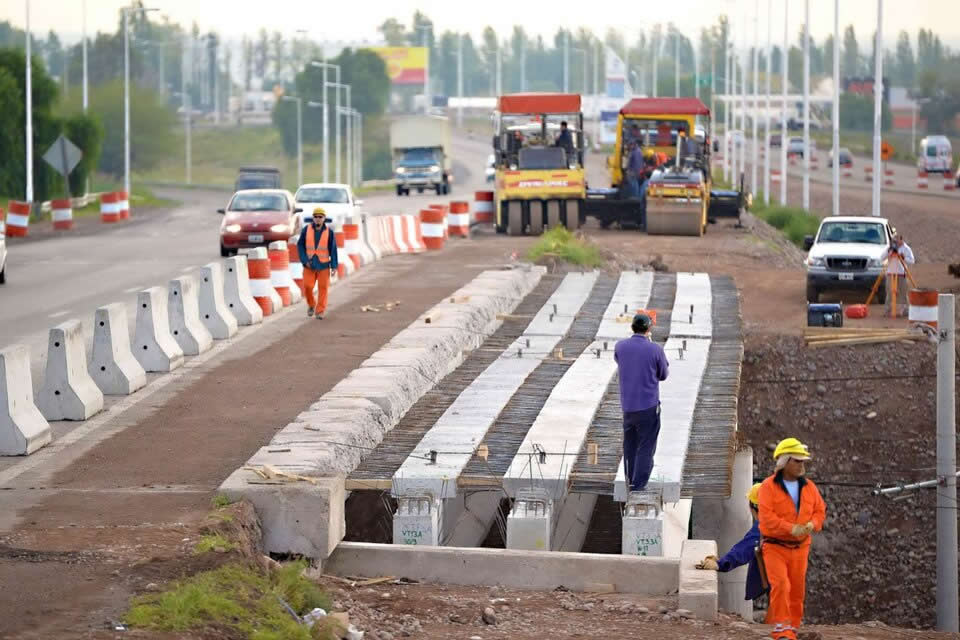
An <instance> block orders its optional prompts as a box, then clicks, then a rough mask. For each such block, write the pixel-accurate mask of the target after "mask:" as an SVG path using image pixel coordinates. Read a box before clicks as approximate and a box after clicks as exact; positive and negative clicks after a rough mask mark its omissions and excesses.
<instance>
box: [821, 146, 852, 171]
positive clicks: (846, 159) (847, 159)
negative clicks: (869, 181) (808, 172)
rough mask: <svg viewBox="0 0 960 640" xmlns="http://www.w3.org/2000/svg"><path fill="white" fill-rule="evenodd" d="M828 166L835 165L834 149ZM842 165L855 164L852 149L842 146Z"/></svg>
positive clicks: (831, 151) (850, 165)
mask: <svg viewBox="0 0 960 640" xmlns="http://www.w3.org/2000/svg"><path fill="white" fill-rule="evenodd" d="M827 166H828V167H832V166H833V149H831V150H830V157H829V158H828V159H827ZM840 166H841V167H852V166H853V154H852V153H850V149H847V148H846V147H840Z"/></svg>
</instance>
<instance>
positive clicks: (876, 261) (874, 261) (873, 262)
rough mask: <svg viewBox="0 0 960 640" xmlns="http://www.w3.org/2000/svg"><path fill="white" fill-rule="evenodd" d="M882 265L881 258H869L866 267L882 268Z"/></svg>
mask: <svg viewBox="0 0 960 640" xmlns="http://www.w3.org/2000/svg"><path fill="white" fill-rule="evenodd" d="M883 263H884V260H883V258H870V260H869V261H868V262H867V267H872V268H879V267H882V266H883Z"/></svg>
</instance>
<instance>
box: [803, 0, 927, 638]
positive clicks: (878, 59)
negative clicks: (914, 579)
mask: <svg viewBox="0 0 960 640" xmlns="http://www.w3.org/2000/svg"><path fill="white" fill-rule="evenodd" d="M808 2H809V0H808ZM873 52H874V53H873V57H874V58H875V60H874V72H873V211H872V213H873V215H874V216H879V215H880V184H881V182H882V181H883V164H882V162H881V160H880V146H881V144H882V143H881V140H880V123H881V114H882V110H883V0H877V39H876V41H875V42H874V45H873ZM937 617H938V619H939V617H940V616H939V611H938V616H937ZM938 621H939V620H938Z"/></svg>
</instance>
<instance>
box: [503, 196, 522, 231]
mask: <svg viewBox="0 0 960 640" xmlns="http://www.w3.org/2000/svg"><path fill="white" fill-rule="evenodd" d="M504 204H505V205H507V235H510V236H522V235H523V203H522V202H520V201H519V200H508V201H507V202H504Z"/></svg>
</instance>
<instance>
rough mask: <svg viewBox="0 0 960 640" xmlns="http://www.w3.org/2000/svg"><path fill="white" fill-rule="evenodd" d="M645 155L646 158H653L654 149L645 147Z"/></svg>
mask: <svg viewBox="0 0 960 640" xmlns="http://www.w3.org/2000/svg"><path fill="white" fill-rule="evenodd" d="M643 157H644V158H652V157H653V149H649V148H648V149H644V151H643Z"/></svg>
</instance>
